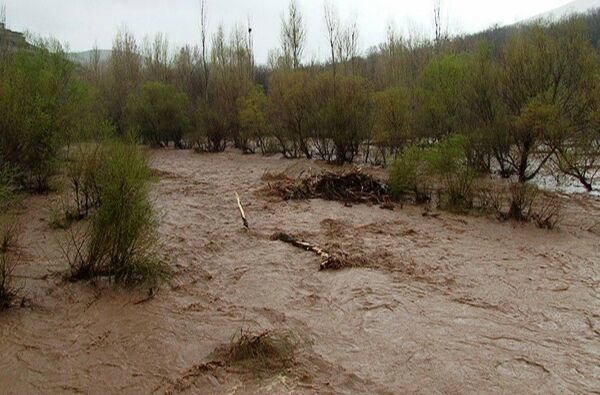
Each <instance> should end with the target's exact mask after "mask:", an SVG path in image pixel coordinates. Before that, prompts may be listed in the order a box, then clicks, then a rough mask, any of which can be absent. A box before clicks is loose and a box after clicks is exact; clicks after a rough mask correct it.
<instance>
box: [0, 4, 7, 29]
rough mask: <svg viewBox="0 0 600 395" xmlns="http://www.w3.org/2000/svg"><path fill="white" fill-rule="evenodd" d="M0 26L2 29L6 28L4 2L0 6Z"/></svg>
mask: <svg viewBox="0 0 600 395" xmlns="http://www.w3.org/2000/svg"><path fill="white" fill-rule="evenodd" d="M0 26H2V27H3V28H4V27H5V26H6V4H5V3H4V2H2V4H0Z"/></svg>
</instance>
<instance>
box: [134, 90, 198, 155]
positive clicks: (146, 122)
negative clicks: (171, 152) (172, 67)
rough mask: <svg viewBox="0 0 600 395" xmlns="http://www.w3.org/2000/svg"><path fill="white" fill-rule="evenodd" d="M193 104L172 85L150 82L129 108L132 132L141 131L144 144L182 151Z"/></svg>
mask: <svg viewBox="0 0 600 395" xmlns="http://www.w3.org/2000/svg"><path fill="white" fill-rule="evenodd" d="M190 108H191V107H190V103H189V99H188V97H187V95H186V94H185V93H183V92H181V91H179V90H178V89H177V88H176V87H175V86H173V85H167V84H163V83H160V82H149V83H147V84H145V85H143V86H142V89H141V91H140V93H139V94H138V95H134V96H131V98H130V100H129V104H128V112H129V116H130V128H131V129H132V130H135V131H139V132H140V134H141V137H142V138H143V139H144V141H145V142H147V143H149V144H151V145H154V146H160V145H168V144H169V142H170V141H173V142H174V143H175V146H177V147H181V144H182V139H183V137H184V135H186V134H187V133H188V131H189V128H190V117H189V112H190Z"/></svg>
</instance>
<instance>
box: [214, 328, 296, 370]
mask: <svg viewBox="0 0 600 395" xmlns="http://www.w3.org/2000/svg"><path fill="white" fill-rule="evenodd" d="M297 347H298V339H297V338H296V336H295V335H294V334H292V333H291V332H288V331H265V332H262V333H260V334H254V333H251V332H248V331H245V330H244V329H241V330H240V331H239V332H236V333H235V334H234V336H233V337H232V339H231V343H230V345H229V347H228V348H227V350H226V352H225V354H226V355H225V356H226V358H227V359H228V361H229V362H233V363H249V364H252V365H255V366H257V367H258V368H262V369H278V368H283V367H287V366H289V364H290V363H291V362H292V361H293V360H294V352H295V350H296V348H297Z"/></svg>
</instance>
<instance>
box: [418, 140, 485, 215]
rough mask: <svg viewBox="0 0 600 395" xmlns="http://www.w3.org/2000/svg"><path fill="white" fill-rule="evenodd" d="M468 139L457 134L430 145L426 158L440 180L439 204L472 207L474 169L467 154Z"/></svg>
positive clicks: (457, 207)
mask: <svg viewBox="0 0 600 395" xmlns="http://www.w3.org/2000/svg"><path fill="white" fill-rule="evenodd" d="M465 147H466V140H465V139H464V138H463V137H462V136H460V135H455V136H452V137H450V138H449V139H447V140H445V141H443V142H441V143H439V144H437V145H436V146H434V147H433V148H431V149H429V150H428V152H427V155H426V156H425V160H426V161H427V165H428V167H429V171H430V174H432V175H433V176H434V177H436V178H437V179H438V182H439V183H440V188H439V192H438V193H439V195H440V204H442V205H443V206H446V207H447V208H451V209H469V208H472V207H473V182H474V180H475V172H474V171H473V170H472V169H471V167H470V166H469V163H468V161H467V156H466V150H465Z"/></svg>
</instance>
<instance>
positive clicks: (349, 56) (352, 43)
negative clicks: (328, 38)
mask: <svg viewBox="0 0 600 395" xmlns="http://www.w3.org/2000/svg"><path fill="white" fill-rule="evenodd" d="M358 38H359V30H358V24H357V22H356V18H354V20H353V21H352V22H350V23H348V25H346V26H345V27H344V28H343V30H342V31H341V32H340V36H339V39H338V49H337V50H338V60H339V61H340V62H341V63H350V67H351V72H352V73H354V72H355V71H356V58H357V57H358Z"/></svg>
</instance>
